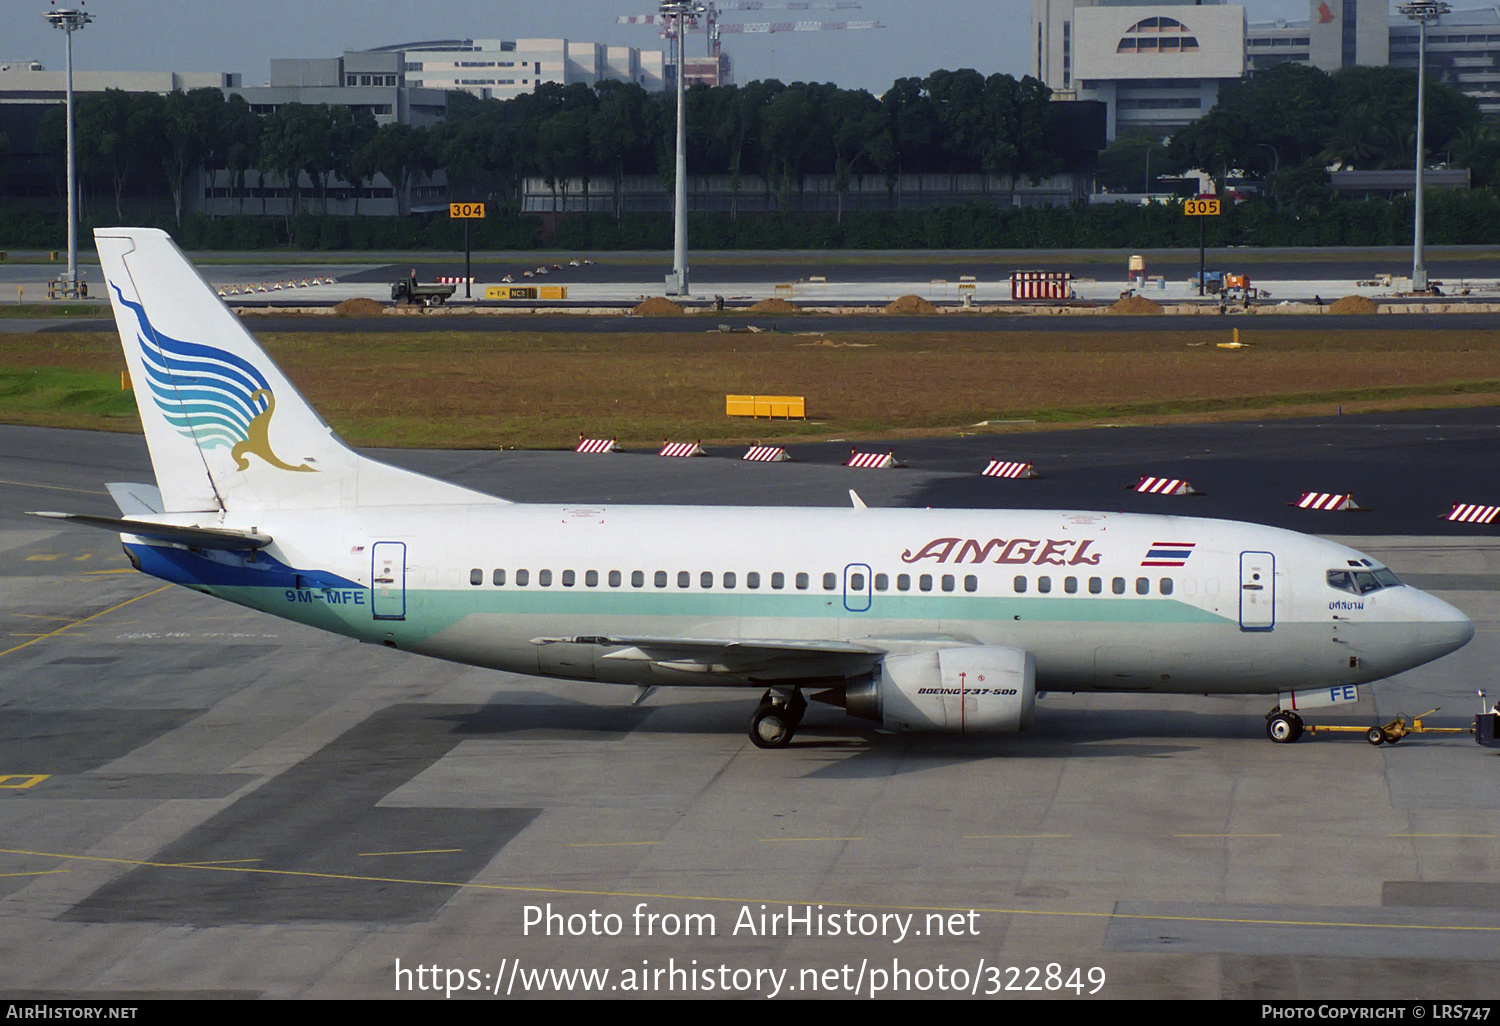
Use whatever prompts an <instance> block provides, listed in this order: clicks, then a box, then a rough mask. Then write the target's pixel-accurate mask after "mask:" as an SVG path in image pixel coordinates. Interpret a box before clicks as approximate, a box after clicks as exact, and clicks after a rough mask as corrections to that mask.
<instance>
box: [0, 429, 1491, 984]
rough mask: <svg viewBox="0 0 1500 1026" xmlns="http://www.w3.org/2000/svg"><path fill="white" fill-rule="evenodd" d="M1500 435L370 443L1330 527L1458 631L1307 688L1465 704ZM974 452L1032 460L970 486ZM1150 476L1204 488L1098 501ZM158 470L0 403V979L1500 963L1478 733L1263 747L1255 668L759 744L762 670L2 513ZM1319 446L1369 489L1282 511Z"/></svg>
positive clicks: (1212, 977) (1368, 972) (442, 470)
mask: <svg viewBox="0 0 1500 1026" xmlns="http://www.w3.org/2000/svg"><path fill="white" fill-rule="evenodd" d="M1497 435H1500V412H1497V411H1495V410H1475V411H1454V412H1448V411H1438V412H1413V413H1403V414H1385V415H1378V416H1362V417H1346V418H1326V419H1324V420H1318V421H1286V422H1266V423H1261V424H1244V425H1209V426H1203V427H1183V428H1173V429H1138V428H1129V429H1126V428H1120V429H1099V430H1090V431H1077V432H1056V433H1036V434H1017V435H1005V436H998V437H996V436H990V437H984V438H979V439H975V438H962V439H945V440H932V441H923V442H911V443H899V447H898V455H901V456H902V458H903V459H904V460H905V461H906V462H907V463H908V464H909V467H908V468H907V469H904V470H895V471H880V472H877V471H858V470H852V469H846V468H843V467H841V466H839V465H838V463H839V460H840V458H841V456H842V455H843V454H846V453H847V449H848V444H842V443H824V444H821V445H809V446H798V447H794V455H797V456H798V457H799V460H800V462H797V463H789V464H779V465H752V464H744V463H741V462H739V461H738V460H737V459H732V458H727V457H729V456H733V455H737V454H735V453H722V452H721V453H717V454H716V456H715V457H713V458H708V459H692V460H662V459H657V458H655V457H653V456H645V455H639V454H626V455H617V456H605V457H584V456H577V455H574V454H572V453H516V452H509V453H488V452H421V451H399V452H385V453H377V454H376V455H378V456H380V457H381V458H388V459H391V460H392V461H394V462H399V463H402V464H404V465H410V466H413V467H416V468H418V469H423V470H426V471H428V472H432V473H436V474H438V475H439V476H443V477H446V478H449V479H452V480H455V481H458V482H460V483H462V484H465V485H468V486H470V487H476V488H481V489H484V490H488V491H492V492H494V493H496V494H501V495H504V496H506V497H508V498H512V499H517V500H521V501H557V502H573V501H585V500H587V501H594V502H610V503H617V504H618V503H629V502H689V503H726V504H749V503H755V502H758V503H770V504H787V505H793V504H798V505H812V504H827V505H844V504H847V503H848V501H849V499H848V494H847V493H848V490H849V489H850V488H854V489H856V490H857V491H858V492H859V494H860V495H861V496H862V497H863V498H864V500H865V501H866V502H868V503H869V504H870V505H872V506H877V505H904V506H969V507H1001V506H1012V505H1025V506H1033V507H1046V506H1052V505H1062V506H1069V507H1084V508H1107V509H1125V510H1137V509H1140V510H1151V511H1159V512H1165V511H1174V512H1183V513H1187V514H1189V515H1203V516H1229V517H1242V518H1246V519H1252V520H1261V521H1263V522H1267V523H1278V524H1282V525H1283V526H1293V527H1295V528H1296V529H1299V530H1304V531H1309V532H1312V533H1318V534H1326V535H1341V536H1353V537H1356V538H1358V540H1357V541H1355V542H1354V543H1355V544H1356V545H1357V546H1359V547H1362V548H1364V549H1365V550H1366V551H1368V552H1370V553H1371V554H1373V555H1375V556H1377V557H1378V558H1382V559H1385V560H1387V561H1388V562H1389V563H1390V564H1391V566H1392V567H1393V568H1394V569H1395V570H1396V571H1397V573H1399V574H1401V575H1402V576H1403V578H1404V579H1406V580H1408V581H1409V582H1410V583H1412V584H1415V585H1417V586H1419V587H1425V588H1427V589H1429V590H1433V591H1434V592H1435V593H1437V594H1438V595H1439V596H1440V597H1442V598H1444V599H1446V600H1447V601H1450V602H1452V603H1454V604H1455V605H1457V606H1459V608H1461V609H1463V610H1464V611H1465V612H1466V613H1467V614H1468V615H1469V616H1470V617H1471V618H1472V619H1473V620H1474V622H1475V624H1476V626H1477V628H1478V633H1477V635H1476V637H1475V640H1474V641H1473V642H1472V643H1471V644H1470V645H1469V646H1468V647H1466V648H1464V649H1462V650H1460V651H1459V652H1457V653H1455V654H1454V655H1453V656H1450V657H1448V658H1446V659H1445V660H1443V661H1440V662H1438V663H1435V664H1432V665H1430V666H1428V667H1424V668H1422V669H1420V670H1417V671H1413V672H1411V673H1407V674H1403V675H1401V676H1400V677H1399V678H1397V679H1394V680H1392V681H1388V682H1384V683H1382V684H1380V685H1378V686H1376V687H1374V688H1373V689H1368V690H1369V692H1370V693H1369V694H1368V696H1367V697H1366V698H1364V699H1363V700H1362V701H1361V703H1360V704H1359V705H1358V706H1357V707H1355V709H1354V710H1353V711H1351V712H1348V713H1341V714H1340V715H1338V716H1327V717H1320V718H1319V722H1328V723H1351V724H1352V723H1372V722H1375V721H1377V720H1378V719H1389V718H1392V717H1394V716H1395V715H1396V713H1398V712H1405V713H1407V714H1415V713H1421V712H1423V711H1424V710H1426V709H1428V708H1431V707H1432V706H1442V711H1441V712H1439V713H1437V714H1436V715H1434V716H1432V717H1430V718H1429V722H1430V723H1434V724H1439V725H1452V726H1461V725H1464V724H1466V723H1467V722H1469V721H1470V719H1471V718H1472V714H1473V712H1474V711H1475V708H1476V701H1475V699H1474V691H1475V689H1476V688H1479V687H1490V688H1491V690H1492V691H1493V690H1494V687H1495V686H1494V684H1493V674H1492V669H1493V666H1494V665H1495V663H1496V661H1497V658H1500V634H1497V630H1500V627H1497V620H1500V602H1497V598H1500V596H1497V592H1500V545H1497V543H1496V540H1495V534H1494V531H1495V529H1494V528H1486V527H1475V526H1468V527H1462V528H1460V527H1456V526H1454V525H1449V524H1447V522H1445V521H1441V520H1439V519H1438V517H1439V516H1440V515H1441V514H1442V512H1445V506H1444V504H1445V503H1447V502H1448V501H1449V497H1450V495H1452V496H1455V497H1456V496H1458V494H1459V492H1460V491H1464V492H1465V494H1466V495H1468V496H1470V498H1469V501H1490V502H1493V501H1495V497H1494V493H1493V487H1494V484H1493V482H1494V481H1495V480H1496V473H1495V471H1496V455H1495V454H1496V453H1497V452H1500V447H1497V446H1496V441H1497ZM873 445H874V443H871V446H872V447H873ZM862 447H863V446H862ZM997 447H1004V448H1006V450H1007V451H1011V452H1015V453H1022V454H1024V455H1025V456H1026V457H1027V458H1031V459H1034V461H1035V462H1036V463H1037V465H1038V467H1039V468H1040V469H1042V470H1043V472H1044V473H1045V474H1046V477H1044V478H1043V479H1042V480H1039V481H1027V482H1014V481H995V480H992V479H986V478H981V477H979V476H978V473H977V471H978V469H979V466H982V464H983V461H984V459H985V458H987V454H993V456H992V457H989V458H994V457H999V456H1000V455H1002V453H1000V452H997V451H996V449H997ZM976 463H977V464H978V465H976ZM1157 468H1160V469H1159V470H1158V469H1157ZM1153 471H1155V472H1159V473H1171V474H1174V475H1175V474H1177V473H1178V472H1179V471H1186V473H1187V474H1188V475H1189V476H1190V477H1191V478H1192V480H1193V483H1194V484H1195V485H1196V486H1198V487H1200V488H1201V489H1202V490H1204V491H1205V492H1207V493H1208V494H1207V495H1205V496H1203V497H1201V498H1181V499H1167V498H1164V497H1158V496H1142V495H1137V494H1136V493H1134V492H1130V491H1127V490H1126V486H1127V485H1128V484H1130V483H1132V481H1133V480H1134V479H1135V478H1136V477H1138V476H1139V474H1142V473H1149V472H1153ZM149 475H150V470H149V463H148V461H147V459H146V454H145V448H144V444H143V442H142V441H141V439H140V438H138V437H136V436H129V435H96V434H90V433H86V432H63V431H48V430H42V429H25V428H11V427H0V595H3V601H0V625H3V627H4V629H5V635H4V637H0V687H3V690H0V739H3V740H0V762H3V763H4V764H0V824H3V828H0V837H3V838H4V842H3V848H4V851H0V949H3V950H5V951H6V952H7V953H8V955H7V960H6V973H5V979H6V984H7V986H6V991H7V997H10V998H19V999H26V1000H29V999H41V998H80V997H87V998H94V999H98V998H106V997H120V998H124V999H140V998H150V997H168V996H180V995H190V996H244V997H249V996H265V997H277V998H295V997H323V998H341V997H344V998H348V997H353V998H382V997H388V996H415V997H429V998H430V997H433V996H439V995H443V994H445V993H446V992H447V990H448V988H450V987H451V988H454V990H453V993H454V996H455V997H457V996H471V997H480V996H509V997H519V996H531V995H545V996H553V997H555V996H567V995H576V996H584V995H586V994H598V995H604V996H611V997H623V996H638V995H639V996H652V997H662V996H684V995H689V996H700V997H701V996H714V997H717V996H721V995H723V994H729V995H734V996H746V997H760V998H765V997H771V996H775V997H787V996H791V997H809V996H843V997H848V996H885V995H894V996H902V997H922V996H937V995H939V994H942V995H954V996H957V995H958V994H963V995H966V996H986V997H991V998H999V999H1003V998H1015V997H1053V998H1069V999H1078V1000H1081V999H1084V998H1087V997H1090V996H1094V997H1104V998H1138V997H1147V998H1175V997H1199V998H1221V997H1227V998H1254V999H1294V998H1300V999H1316V998H1335V997H1347V998H1364V999H1377V998H1393V999H1411V998H1431V999H1434V1000H1459V999H1463V998H1475V999H1490V1000H1493V999H1494V998H1495V996H1496V985H1495V983H1494V972H1493V968H1494V964H1495V962H1496V960H1497V958H1500V917H1497V915H1496V912H1497V910H1500V790H1497V789H1496V788H1495V786H1494V779H1495V776H1494V775H1495V771H1496V767H1497V765H1500V763H1497V761H1496V760H1497V758H1500V756H1497V754H1496V752H1495V751H1493V750H1489V749H1483V748H1480V747H1478V746H1476V745H1475V744H1473V742H1472V740H1470V739H1469V738H1467V737H1466V736H1453V737H1445V736H1441V735H1425V736H1423V735H1419V736H1414V737H1410V738H1408V739H1406V740H1405V741H1403V742H1402V743H1401V744H1400V745H1398V746H1384V747H1381V748H1372V747H1370V746H1369V745H1367V744H1365V743H1364V742H1363V740H1361V739H1359V738H1358V737H1357V736H1353V735H1348V736H1340V735H1333V736H1318V737H1315V738H1309V739H1305V740H1304V741H1303V742H1300V743H1298V744H1296V745H1290V746H1285V745H1273V744H1271V743H1270V742H1269V741H1267V740H1266V739H1265V736H1264V718H1263V714H1264V713H1265V711H1266V709H1267V708H1268V707H1269V702H1268V700H1267V699H1266V698H1263V697H1255V698H1249V699H1240V698H1216V699H1209V698H1191V697H1190V698H1181V699H1171V698H1163V697H1156V698H1150V697H1139V696H1137V697H1133V696H1073V695H1051V696H1048V697H1047V698H1045V699H1043V700H1042V701H1041V702H1040V703H1039V708H1038V715H1037V725H1036V728H1035V730H1033V731H1032V732H1030V733H1028V734H1023V735H1020V736H1018V737H1015V738H965V739H954V738H938V737H924V736H914V737H908V736H891V735H886V734H883V733H881V732H879V731H877V730H875V729H873V727H872V726H870V725H867V724H864V723H863V722H861V721H856V720H853V719H850V718H848V717H845V716H844V715H843V714H842V712H841V711H839V710H834V709H825V708H818V707H815V708H814V710H813V711H811V712H809V714H808V718H807V720H806V721H805V723H804V725H803V727H802V729H801V731H800V732H799V734H798V737H797V739H796V740H795V741H794V743H793V744H792V746H791V747H790V748H789V749H786V750H783V751H762V750H760V749H756V748H754V747H753V746H752V745H751V744H750V743H749V741H748V740H747V739H746V737H745V735H744V724H745V721H746V719H747V717H748V714H749V711H750V708H751V707H752V706H753V704H754V701H755V696H752V695H740V694H732V693H719V692H711V693H705V692H700V691H688V690H686V689H684V690H683V691H672V690H670V689H668V690H662V691H658V692H656V693H655V694H653V695H652V696H651V697H650V698H649V699H648V700H647V701H646V702H644V703H642V704H641V705H636V706H632V705H631V704H630V699H631V697H632V696H633V693H632V692H631V691H630V690H629V689H618V690H616V689H612V688H610V687H608V686H601V685H585V684H576V683H568V682H553V681H542V680H537V679H531V678H523V677H515V676H511V675H507V674H501V673H493V672H488V671H482V670H476V669H472V668H468V667H462V666H456V665H449V664H444V663H437V662H431V661H424V660H421V659H418V658H416V657H411V656H407V655H404V654H402V653H397V652H390V651H386V650H375V649H370V648H363V647H360V646H358V645H356V644H355V643H353V642H350V641H347V640H344V639H339V638H334V637H331V636H327V635H322V634H317V633H314V632H312V631H310V630H308V629H306V628H303V627H301V626H299V625H296V624H291V623H287V622H283V621H279V620H274V619H271V618H268V617H265V616H262V615H260V614H256V613H252V612H249V611H245V610H241V609H239V608H237V607H233V606H229V605H225V604H222V603H218V602H216V601H214V600H212V599H208V598H206V597H204V596H201V595H197V594H195V593H192V592H188V591H186V590H184V589H180V588H171V587H167V588H162V587H160V585H159V582H156V581H154V580H153V579H150V578H146V577H144V576H142V575H139V574H137V573H135V572H133V571H131V570H130V569H129V566H128V564H127V563H126V562H125V560H124V557H123V555H122V554H121V552H120V549H119V546H118V542H117V540H116V539H115V538H114V537H113V536H111V535H108V534H105V533H102V532H95V531H87V530H75V529H61V528H59V527H57V526H56V525H54V524H51V523H48V522H46V521H42V520H38V519H36V518H32V517H27V516H25V515H24V511H25V510H28V509H48V508H52V509H67V510H72V511H77V512H96V513H104V514H112V513H113V512H114V510H113V505H112V503H111V502H110V500H109V498H108V496H107V495H106V494H105V493H104V490H103V483H104V482H105V481H121V480H123V481H129V480H150V476H149ZM1325 481H1326V482H1330V485H1329V487H1335V486H1337V487H1349V488H1352V489H1353V490H1354V492H1355V494H1356V496H1357V497H1358V498H1359V500H1360V501H1361V502H1362V503H1365V504H1367V505H1369V506H1370V507H1371V512H1369V513H1345V514H1315V513H1311V512H1309V511H1304V510H1296V509H1293V508H1292V507H1289V506H1287V505H1286V503H1287V502H1288V501H1290V499H1289V498H1288V495H1289V493H1290V492H1291V491H1295V490H1299V489H1301V488H1303V487H1318V486H1319V485H1320V484H1321V482H1325ZM1315 482H1316V484H1315ZM1335 483H1337V484H1335ZM1293 498H1294V496H1293ZM1455 501H1457V498H1455ZM1172 503H1175V505H1163V504H1172ZM762 906H764V908H763V907H762ZM789 912H790V914H791V916H792V920H791V921H790V922H789V921H788V919H787V914H788V913H789ZM549 913H550V916H549ZM763 913H764V915H765V916H766V917H769V916H771V915H773V914H779V915H780V916H781V919H780V920H775V919H770V918H763V917H762V916H763ZM971 913H972V914H971ZM652 916H655V918H654V919H653V918H651V917H652ZM903 917H907V918H903ZM799 923H807V924H808V927H807V928H806V929H803V928H801V927H800V926H799V925H798V924H799ZM903 924H905V929H904V932H903ZM814 926H816V931H815V930H814ZM611 931H613V932H611ZM710 931H711V932H710ZM403 971H404V973H405V975H403ZM582 971H588V973H587V974H585V973H584V972H582ZM903 972H904V975H903ZM877 988H879V989H877ZM1028 988H1029V989H1028Z"/></svg>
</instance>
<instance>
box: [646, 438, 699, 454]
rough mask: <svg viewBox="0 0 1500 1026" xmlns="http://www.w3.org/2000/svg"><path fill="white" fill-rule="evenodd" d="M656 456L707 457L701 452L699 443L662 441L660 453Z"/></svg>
mask: <svg viewBox="0 0 1500 1026" xmlns="http://www.w3.org/2000/svg"><path fill="white" fill-rule="evenodd" d="M656 455H658V456H707V455H708V453H706V452H704V451H703V445H702V443H701V442H667V441H663V442H662V446H661V452H659V453H657V454H656Z"/></svg>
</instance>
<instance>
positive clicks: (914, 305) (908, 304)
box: [885, 296, 938, 314]
mask: <svg viewBox="0 0 1500 1026" xmlns="http://www.w3.org/2000/svg"><path fill="white" fill-rule="evenodd" d="M885 312H886V313H888V314H935V313H937V312H938V308H937V307H935V306H933V305H932V304H931V303H929V302H928V301H927V300H925V299H923V298H922V297H921V296H902V297H901V298H900V299H898V300H896V301H895V302H894V303H889V304H887V305H886V307H885Z"/></svg>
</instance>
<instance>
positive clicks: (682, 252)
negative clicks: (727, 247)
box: [658, 0, 707, 296]
mask: <svg viewBox="0 0 1500 1026" xmlns="http://www.w3.org/2000/svg"><path fill="white" fill-rule="evenodd" d="M658 10H659V11H660V12H661V15H662V17H663V18H673V17H675V18H676V19H677V173H676V175H675V176H674V178H675V182H676V190H675V194H674V197H673V203H672V279H673V283H674V284H675V286H676V293H677V295H679V296H686V295H688V294H689V292H688V267H687V99H686V97H687V60H686V57H687V52H686V49H685V48H686V46H687V31H686V22H685V19H687V18H698V17H701V16H702V15H703V14H704V13H705V12H706V11H707V8H706V7H705V6H704V5H703V4H702V3H700V2H699V0H662V2H661V6H660V7H659V8H658Z"/></svg>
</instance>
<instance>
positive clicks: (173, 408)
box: [110, 282, 314, 471]
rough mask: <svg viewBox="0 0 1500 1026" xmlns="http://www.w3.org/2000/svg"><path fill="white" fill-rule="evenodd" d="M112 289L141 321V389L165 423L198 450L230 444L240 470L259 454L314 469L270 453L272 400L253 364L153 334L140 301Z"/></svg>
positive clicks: (138, 336)
mask: <svg viewBox="0 0 1500 1026" xmlns="http://www.w3.org/2000/svg"><path fill="white" fill-rule="evenodd" d="M110 288H112V289H114V291H115V295H116V296H117V297H119V300H120V302H121V303H123V304H124V305H125V306H128V307H129V308H130V309H131V310H132V311H133V312H134V313H135V316H136V320H137V321H139V322H140V330H139V331H137V332H136V342H137V344H139V346H140V349H141V362H142V364H143V365H144V367H145V370H146V381H145V385H146V388H147V391H149V392H150V394H151V398H152V400H153V401H154V402H155V403H156V406H157V408H158V409H159V410H161V413H162V416H163V417H164V418H166V421H167V423H168V424H170V425H172V427H173V428H174V429H176V431H177V433H178V434H180V435H182V436H183V437H184V438H188V439H191V440H192V441H193V442H195V443H196V444H197V445H198V446H199V447H200V448H202V449H222V448H224V447H226V446H230V447H232V448H230V455H231V456H232V457H233V458H234V462H235V466H236V467H238V468H239V469H240V470H246V469H248V468H249V466H250V463H249V461H248V460H247V459H246V458H245V457H246V456H247V455H255V456H259V457H260V458H261V459H263V460H265V461H266V462H267V463H269V464H270V465H271V466H273V467H278V468H280V469H281V470H294V471H313V470H314V468H313V467H309V466H308V465H307V464H305V463H304V464H302V465H301V466H292V465H291V464H289V463H286V462H285V461H283V460H282V459H281V458H280V457H278V456H277V455H276V453H275V452H274V451H272V449H271V438H270V426H271V415H272V414H273V413H275V412H276V397H275V396H274V395H272V394H271V387H270V383H269V382H267V381H266V379H265V376H264V375H263V374H261V372H260V371H259V370H258V369H256V367H255V365H254V364H252V363H250V362H249V361H247V360H244V359H242V358H240V357H238V356H235V355H234V354H233V353H230V352H226V351H225V350H223V349H218V348H215V347H214V346H208V345H203V344H202V343H199V342H184V341H182V340H180V339H175V338H172V337H170V336H168V335H164V334H163V333H162V332H160V331H158V330H156V328H155V327H154V326H153V325H152V324H151V322H150V320H149V319H148V318H147V317H146V311H145V309H144V308H143V307H142V306H141V304H140V303H134V302H131V301H130V300H129V299H126V298H125V296H124V294H123V293H121V291H120V289H119V287H118V286H116V285H115V284H114V283H113V282H111V283H110Z"/></svg>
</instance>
